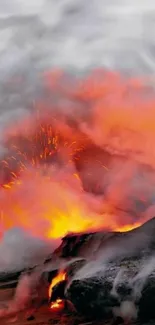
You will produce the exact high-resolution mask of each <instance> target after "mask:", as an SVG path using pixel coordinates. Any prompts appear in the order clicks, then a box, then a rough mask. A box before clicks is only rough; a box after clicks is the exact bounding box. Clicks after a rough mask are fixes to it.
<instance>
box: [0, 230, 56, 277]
mask: <svg viewBox="0 0 155 325" xmlns="http://www.w3.org/2000/svg"><path fill="white" fill-rule="evenodd" d="M58 244H59V241H54V240H53V241H48V240H41V239H39V238H37V237H34V236H31V235H30V234H28V233H27V232H26V231H24V230H22V229H20V228H12V229H10V230H8V231H7V232H5V234H4V237H3V239H2V241H1V245H0V272H10V271H11V272H13V271H17V270H22V269H24V268H27V267H32V266H35V265H37V264H39V263H42V262H43V261H44V259H45V258H46V257H47V256H48V255H49V254H51V253H52V251H53V250H54V249H55V248H56V247H57V245H58ZM17 252H18V254H17Z"/></svg>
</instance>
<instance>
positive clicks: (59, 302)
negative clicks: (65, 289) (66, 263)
mask: <svg viewBox="0 0 155 325" xmlns="http://www.w3.org/2000/svg"><path fill="white" fill-rule="evenodd" d="M64 280H66V272H64V271H60V272H59V273H58V275H57V276H56V277H54V278H53V280H52V282H51V284H50V286H49V291H48V296H49V299H50V298H51V296H52V290H53V288H54V286H55V285H56V284H57V283H59V282H61V281H64ZM62 306H63V300H62V299H57V300H56V301H54V302H52V303H51V306H50V308H51V309H56V308H59V307H60V308H61V307H62Z"/></svg>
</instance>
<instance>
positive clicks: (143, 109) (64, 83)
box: [0, 71, 155, 239]
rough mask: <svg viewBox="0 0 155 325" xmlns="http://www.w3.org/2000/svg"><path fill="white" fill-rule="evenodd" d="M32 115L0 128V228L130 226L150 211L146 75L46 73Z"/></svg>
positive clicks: (153, 132)
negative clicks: (80, 76)
mask: <svg viewBox="0 0 155 325" xmlns="http://www.w3.org/2000/svg"><path fill="white" fill-rule="evenodd" d="M43 88H44V91H45V95H43V96H42V98H40V99H38V101H37V102H35V107H33V109H32V114H31V116H30V118H25V117H24V116H23V118H22V119H21V120H20V121H18V123H16V125H10V126H9V128H7V129H6V130H5V132H4V134H3V143H2V145H3V146H4V147H5V149H6V150H5V154H4V153H3V155H1V161H0V185H1V188H0V217H1V232H2V233H3V232H4V231H5V230H7V229H10V228H12V227H15V226H19V227H22V228H24V229H25V230H26V231H29V232H31V233H32V234H33V235H35V236H39V237H43V238H46V239H47V238H48V239H51V238H60V237H62V236H64V235H65V234H67V233H69V232H86V231H89V230H91V231H96V230H99V229H110V230H118V231H121V230H122V231H124V230H125V231H127V230H130V229H132V228H135V227H137V226H139V225H140V224H141V223H143V222H144V221H146V220H148V219H150V218H151V217H152V216H153V215H154V212H155V206H154V202H155V197H154V194H153V193H154V186H155V172H154V162H155V152H154V149H153V148H154V141H155V122H154V121H155V96H154V89H153V87H152V84H151V80H138V79H136V80H135V79H134V80H133V79H128V78H126V77H125V76H121V75H119V74H117V73H111V72H105V71H95V72H93V73H92V74H90V75H89V76H86V77H85V79H83V80H75V79H74V78H73V77H71V76H66V75H65V74H63V73H58V74H56V73H48V74H47V75H45V78H44V87H43Z"/></svg>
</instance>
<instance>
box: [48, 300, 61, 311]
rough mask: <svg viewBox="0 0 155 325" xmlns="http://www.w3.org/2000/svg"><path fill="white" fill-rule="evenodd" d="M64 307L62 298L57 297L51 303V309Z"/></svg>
mask: <svg viewBox="0 0 155 325" xmlns="http://www.w3.org/2000/svg"><path fill="white" fill-rule="evenodd" d="M63 307H64V303H63V300H62V299H57V300H56V301H55V302H52V303H51V306H50V308H51V309H60V308H63Z"/></svg>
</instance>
